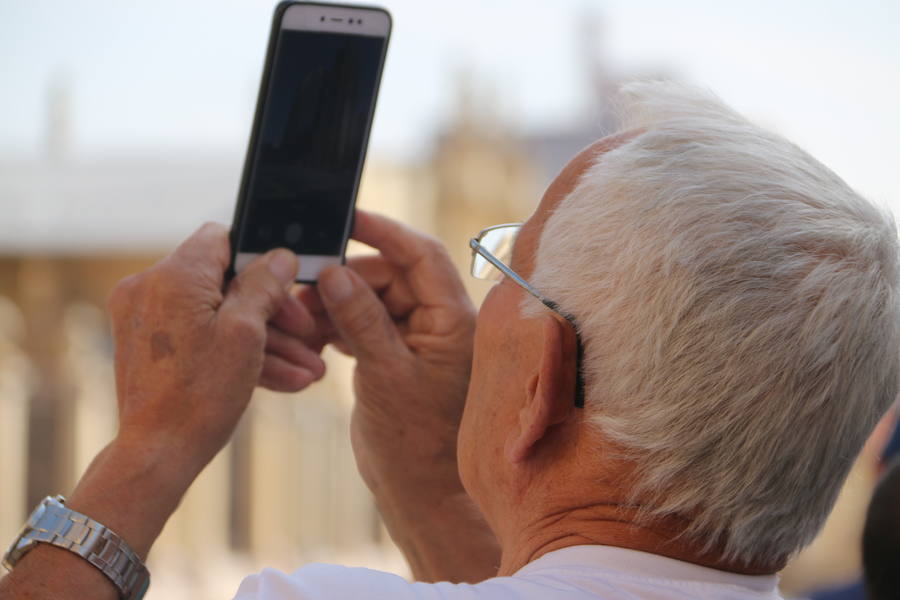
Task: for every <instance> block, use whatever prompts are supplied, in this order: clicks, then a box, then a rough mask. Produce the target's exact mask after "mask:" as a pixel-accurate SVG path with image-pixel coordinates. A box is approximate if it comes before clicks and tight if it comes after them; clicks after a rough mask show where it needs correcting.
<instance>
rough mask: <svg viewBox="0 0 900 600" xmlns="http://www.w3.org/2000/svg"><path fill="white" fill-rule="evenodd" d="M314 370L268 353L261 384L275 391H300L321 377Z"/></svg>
mask: <svg viewBox="0 0 900 600" xmlns="http://www.w3.org/2000/svg"><path fill="white" fill-rule="evenodd" d="M320 377H321V376H319V377H317V376H316V375H315V374H314V373H313V372H312V371H310V370H309V369H307V368H305V367H301V366H298V365H295V364H292V363H291V362H289V361H287V360H285V359H283V358H281V357H280V356H276V355H274V354H267V355H266V357H265V359H264V360H263V368H262V373H260V376H259V385H261V386H263V387H264V388H266V389H270V390H272V391H273V392H298V391H300V390H302V389H304V388H306V387H308V386H309V385H310V384H312V383H314V382H315V381H316V380H318V379H320Z"/></svg>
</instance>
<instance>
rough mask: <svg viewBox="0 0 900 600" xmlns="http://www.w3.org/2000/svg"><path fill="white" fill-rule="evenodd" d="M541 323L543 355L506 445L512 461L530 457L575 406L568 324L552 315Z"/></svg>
mask: <svg viewBox="0 0 900 600" xmlns="http://www.w3.org/2000/svg"><path fill="white" fill-rule="evenodd" d="M541 325H542V327H541V341H542V351H541V356H540V359H539V362H538V364H537V365H536V372H535V374H534V375H532V376H531V377H530V378H529V379H528V385H527V387H526V390H525V398H524V401H523V404H522V408H521V409H520V410H519V414H518V422H517V427H516V428H515V429H514V430H513V431H512V433H511V434H510V436H509V437H508V438H507V440H506V444H505V448H504V450H505V453H506V458H507V460H509V461H510V462H512V463H519V462H522V461H524V460H525V459H527V458H528V457H529V456H530V455H531V453H532V452H533V450H534V449H535V447H536V446H537V445H538V444H539V443H540V442H541V440H543V439H544V438H545V436H546V434H547V432H548V431H549V430H550V428H551V427H553V426H554V425H558V424H559V423H562V422H563V421H565V420H566V418H567V417H568V416H569V414H570V412H571V408H572V405H573V402H572V400H573V397H574V392H575V390H574V382H575V372H574V363H573V361H572V360H571V356H570V355H571V354H572V352H571V348H569V346H570V345H571V340H569V336H566V330H565V328H566V327H567V326H568V325H567V324H564V323H561V322H560V321H559V320H557V319H556V318H554V317H553V316H550V315H547V316H546V317H544V318H542V319H541Z"/></svg>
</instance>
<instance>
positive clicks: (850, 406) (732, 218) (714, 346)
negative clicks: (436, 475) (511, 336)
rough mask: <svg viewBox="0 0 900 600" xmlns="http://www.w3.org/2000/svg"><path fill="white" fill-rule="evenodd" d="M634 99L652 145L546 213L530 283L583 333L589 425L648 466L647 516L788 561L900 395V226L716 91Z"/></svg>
mask: <svg viewBox="0 0 900 600" xmlns="http://www.w3.org/2000/svg"><path fill="white" fill-rule="evenodd" d="M624 95H625V97H626V100H627V101H628V102H629V105H630V106H629V108H630V110H631V119H630V122H629V123H628V125H629V127H630V128H636V129H639V130H640V131H641V133H640V134H639V135H637V136H636V137H634V138H633V139H631V140H630V141H629V142H627V143H625V144H624V145H622V146H619V147H618V148H616V149H614V150H612V151H610V152H608V153H606V154H603V155H602V156H600V157H599V159H598V160H597V161H596V163H595V164H594V165H593V166H592V167H591V168H589V169H588V170H587V171H586V172H585V174H584V175H583V177H582V179H581V180H580V182H579V184H578V185H577V186H576V188H575V189H574V190H573V191H572V192H571V193H570V194H569V196H568V197H567V198H565V199H564V200H563V201H562V202H561V203H560V204H559V206H558V207H557V209H556V210H555V212H554V213H553V214H552V215H551V216H550V218H549V219H548V221H547V224H546V226H545V227H544V230H543V233H542V237H541V241H540V246H539V249H538V253H537V259H536V268H535V273H534V281H533V283H534V285H535V287H537V288H538V289H540V290H542V291H543V292H544V293H545V294H546V295H547V297H550V298H553V299H554V300H556V301H557V302H558V303H559V304H560V305H561V306H562V307H563V308H564V309H565V310H567V311H569V312H571V313H572V314H574V315H575V317H576V319H577V320H578V322H579V325H580V327H581V334H582V336H583V339H584V342H585V360H584V369H585V380H586V410H587V411H589V412H588V414H589V418H590V419H591V420H592V421H593V423H594V424H595V425H596V427H597V428H598V429H599V430H600V431H601V432H602V434H603V436H604V437H605V439H608V440H610V441H612V442H614V443H615V444H616V445H617V446H618V447H621V448H623V449H624V450H625V451H626V452H627V453H628V455H629V457H630V458H631V459H632V460H633V461H634V464H635V468H636V481H637V484H636V487H635V488H634V490H633V495H634V498H633V499H634V500H635V502H637V503H639V504H641V505H642V506H643V507H644V509H645V515H644V516H646V517H647V518H652V517H653V516H656V515H664V514H680V515H684V516H689V517H690V519H691V521H692V526H691V528H690V529H689V530H688V531H687V532H686V533H687V535H693V536H697V537H698V538H699V539H701V540H703V541H705V542H706V544H707V548H708V549H710V548H712V547H716V548H722V549H723V551H724V557H725V558H727V559H728V560H733V561H737V562H741V563H747V564H751V563H752V564H759V563H760V562H762V563H763V564H770V563H772V562H777V561H780V560H784V559H785V558H787V557H788V556H789V555H790V554H791V553H793V552H795V551H796V550H798V549H799V548H800V547H802V546H803V545H805V544H807V543H808V542H810V541H811V540H812V538H813V537H814V536H815V534H816V533H817V532H818V530H819V529H820V527H821V525H822V524H823V522H824V520H825V518H826V516H827V515H828V513H829V512H830V510H831V507H832V505H833V503H834V500H835V498H836V496H837V494H838V491H839V489H840V486H841V484H842V482H843V480H844V478H845V477H846V474H847V472H848V471H849V469H850V466H851V464H852V462H853V460H854V457H855V456H856V455H857V454H858V452H859V450H860V448H861V447H862V444H863V442H864V441H865V439H866V437H867V435H868V434H869V432H870V431H871V430H872V428H873V427H874V425H875V423H876V422H877V421H878V419H879V417H880V416H881V415H882V414H883V413H884V412H885V410H887V408H888V406H889V404H890V403H891V402H892V400H893V399H894V398H895V397H896V394H897V391H898V381H900V373H898V371H900V361H898V348H900V330H898V327H900V294H898V281H900V274H898V246H897V233H896V227H895V225H894V222H893V221H892V219H891V218H890V216H889V215H888V214H887V213H885V212H883V211H881V210H879V209H877V208H876V207H874V206H873V205H872V204H870V203H869V202H867V201H866V200H864V199H863V198H861V197H860V196H859V195H857V194H856V193H855V192H854V191H853V190H851V189H850V188H849V187H848V186H847V185H846V184H845V183H844V182H843V181H842V180H841V179H839V178H838V177H837V176H836V175H834V174H833V173H832V172H831V171H830V170H828V169H827V168H826V167H824V166H823V165H822V164H820V163H819V162H817V161H816V160H815V159H813V158H812V157H810V156H809V155H808V154H806V153H805V152H804V151H803V150H801V149H800V148H798V147H797V146H795V145H793V144H791V143H790V142H788V141H786V140H784V139H782V138H781V137H779V136H777V135H774V134H771V133H768V132H766V131H764V130H762V129H760V128H758V127H756V126H754V125H752V124H751V123H749V122H748V121H746V120H745V119H744V118H742V117H741V116H739V115H737V114H736V113H734V112H733V111H731V110H730V109H728V108H727V107H725V106H724V105H723V104H722V103H721V102H720V101H718V100H717V99H716V98H714V97H712V96H710V95H708V94H705V93H702V92H699V91H697V90H694V89H690V88H685V87H681V86H678V85H674V84H667V83H641V84H634V85H631V86H629V87H627V88H625V90H624ZM533 306H534V303H527V304H523V310H526V311H529V310H534V308H533Z"/></svg>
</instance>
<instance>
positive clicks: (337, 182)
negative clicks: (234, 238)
mask: <svg viewBox="0 0 900 600" xmlns="http://www.w3.org/2000/svg"><path fill="white" fill-rule="evenodd" d="M384 43H385V38H382V37H372V36H365V35H347V34H340V33H323V32H312V31H293V30H288V29H283V30H281V32H280V34H279V37H278V41H277V45H276V49H275V58H274V62H273V64H272V71H271V74H270V77H269V85H268V92H267V95H266V99H265V104H264V106H263V108H262V117H261V119H262V120H261V122H260V123H259V129H258V131H257V139H256V144H255V146H256V148H255V156H253V157H252V159H251V160H252V170H251V172H250V179H249V185H248V186H247V190H246V198H245V212H244V220H243V227H242V230H241V233H240V239H239V240H238V251H239V252H253V253H262V252H266V251H268V250H271V249H272V248H275V247H278V246H280V247H286V248H289V249H291V250H293V251H294V252H295V253H296V254H313V255H337V254H340V253H341V252H342V250H343V244H344V240H343V236H344V231H345V228H346V226H347V219H348V217H349V211H350V210H351V206H352V203H353V201H354V195H355V193H356V185H357V181H358V178H359V170H360V169H361V168H362V156H363V152H364V146H365V143H366V138H367V136H368V130H369V124H370V122H371V119H372V111H373V109H374V97H375V91H376V90H375V88H376V85H377V82H378V77H379V71H380V66H381V59H382V54H383V47H384Z"/></svg>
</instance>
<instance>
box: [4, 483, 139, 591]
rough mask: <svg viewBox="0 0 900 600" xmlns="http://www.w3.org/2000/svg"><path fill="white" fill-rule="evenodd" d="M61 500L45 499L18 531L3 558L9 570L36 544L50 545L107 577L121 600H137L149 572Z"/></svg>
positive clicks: (112, 535) (124, 547)
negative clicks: (116, 589) (61, 549)
mask: <svg viewBox="0 0 900 600" xmlns="http://www.w3.org/2000/svg"><path fill="white" fill-rule="evenodd" d="M65 501H66V499H65V498H63V497H62V496H47V497H46V498H44V500H43V501H42V502H41V503H40V504H38V506H37V508H35V509H34V512H33V513H31V516H30V517H28V521H27V522H26V523H25V525H24V526H23V527H22V532H21V533H20V534H19V537H17V538H16V540H15V541H14V542H13V543H12V545H11V546H10V547H9V550H7V551H6V554H5V555H4V556H3V566H4V567H6V568H7V569H10V570H11V569H12V568H13V567H14V566H15V565H16V563H17V562H19V560H20V559H21V558H22V557H23V556H25V554H27V553H28V551H30V550H31V549H32V548H34V547H35V546H36V545H37V544H42V543H43V544H52V545H54V546H59V547H60V548H65V549H66V550H69V551H71V552H74V553H75V554H77V555H78V556H80V557H82V558H83V559H85V560H86V561H88V562H89V563H91V564H92V565H94V566H95V567H97V568H98V569H100V571H101V572H102V573H103V574H104V575H106V576H107V577H109V579H110V580H111V581H112V582H113V583H114V584H115V586H116V587H117V588H118V589H119V596H120V597H121V598H122V599H123V600H141V598H143V597H144V594H146V593H147V588H148V587H150V572H149V571H147V567H145V566H144V563H142V562H141V559H140V558H138V556H137V554H135V553H134V552H133V551H132V550H131V548H129V547H128V545H127V544H126V543H125V542H124V541H123V540H122V538H120V537H119V536H118V535H116V534H115V533H113V532H112V531H110V530H109V529H107V528H106V527H104V526H103V525H101V524H100V523H98V522H97V521H94V520H93V519H91V518H89V517H86V516H84V515H82V514H80V513H77V512H75V511H74V510H71V509H69V508H66V506H65Z"/></svg>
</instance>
